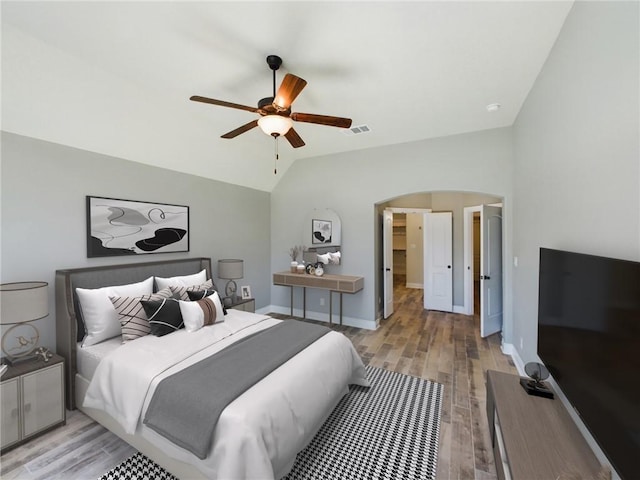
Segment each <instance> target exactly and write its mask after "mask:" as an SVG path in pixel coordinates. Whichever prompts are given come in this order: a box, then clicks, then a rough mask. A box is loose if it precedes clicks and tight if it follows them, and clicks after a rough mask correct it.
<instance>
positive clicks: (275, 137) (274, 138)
mask: <svg viewBox="0 0 640 480" xmlns="http://www.w3.org/2000/svg"><path fill="white" fill-rule="evenodd" d="M273 140H274V141H275V142H276V145H275V149H276V156H275V159H274V160H273V174H274V175H277V174H278V158H280V156H279V154H278V136H277V135H274V136H273Z"/></svg>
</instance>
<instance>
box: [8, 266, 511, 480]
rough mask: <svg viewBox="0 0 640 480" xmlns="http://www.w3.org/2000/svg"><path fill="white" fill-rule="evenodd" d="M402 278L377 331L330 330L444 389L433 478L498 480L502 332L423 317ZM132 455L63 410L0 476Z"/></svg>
mask: <svg viewBox="0 0 640 480" xmlns="http://www.w3.org/2000/svg"><path fill="white" fill-rule="evenodd" d="M399 280H400V281H399V282H398V284H399V285H397V286H396V287H395V288H394V304H395V313H394V314H393V315H392V316H391V317H389V318H388V319H387V320H384V321H382V323H381V325H380V328H378V330H376V331H369V330H361V329H358V328H353V327H345V326H342V327H341V326H335V325H334V328H335V329H336V330H338V331H341V332H343V333H344V334H345V335H346V336H347V337H349V338H350V339H351V341H352V342H353V344H354V346H355V348H356V349H357V351H358V352H359V353H360V355H361V356H362V359H363V361H364V362H365V363H368V364H370V365H373V366H376V367H380V368H385V369H388V370H394V371H397V372H401V373H405V374H407V375H414V376H418V377H422V378H425V379H428V380H433V381H437V382H440V383H442V384H443V385H444V387H445V388H444V401H443V409H442V419H441V426H440V445H439V452H438V474H437V478H438V479H443V480H444V479H450V480H454V479H476V480H492V479H495V478H496V476H495V466H494V463H493V452H492V449H491V445H490V443H489V433H488V425H487V419H486V413H485V411H486V410H485V404H486V398H485V378H486V371H487V370H499V371H503V372H510V373H517V370H516V368H515V367H514V365H513V362H512V361H511V358H510V357H508V356H506V355H503V354H502V352H501V350H500V336H499V334H496V335H492V336H490V337H488V338H484V339H483V338H481V337H480V330H479V319H478V317H477V316H475V317H470V316H464V315H457V314H448V313H443V312H435V311H428V312H427V311H425V310H424V309H423V308H422V290H420V289H407V288H405V287H404V286H403V285H402V278H400V279H399ZM273 316H274V317H279V318H284V317H285V316H283V315H276V314H274V315H273ZM132 453H134V450H133V448H131V447H130V446H128V445H127V444H126V443H125V442H123V441H122V440H120V439H119V438H118V437H116V436H115V435H113V434H112V433H110V432H109V431H107V430H105V429H104V428H103V427H102V426H100V425H98V424H97V423H95V422H94V421H93V420H91V419H90V418H88V417H87V416H85V415H84V414H82V413H81V412H80V411H78V410H75V411H73V412H67V425H65V426H63V427H60V428H57V429H55V430H53V431H51V432H49V433H47V434H45V435H43V436H41V437H38V438H36V439H34V440H32V441H31V442H29V443H27V444H25V445H22V446H20V447H18V448H15V449H14V450H10V451H9V452H7V453H6V454H4V455H2V456H1V457H0V476H1V477H2V479H3V480H14V479H15V480H45V479H47V480H50V479H60V480H62V479H65V480H93V479H96V478H98V477H99V476H100V475H101V474H103V473H105V472H106V471H108V470H109V469H111V468H113V467H114V466H116V465H117V464H119V463H120V462H121V461H122V460H124V459H125V458H126V457H128V456H129V455H131V454H132ZM182 480H187V479H182ZM345 480H346V479H345Z"/></svg>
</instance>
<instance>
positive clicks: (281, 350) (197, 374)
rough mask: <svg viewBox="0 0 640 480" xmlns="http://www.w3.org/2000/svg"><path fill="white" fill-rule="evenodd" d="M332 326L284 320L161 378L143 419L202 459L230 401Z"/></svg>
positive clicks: (328, 330)
mask: <svg viewBox="0 0 640 480" xmlns="http://www.w3.org/2000/svg"><path fill="white" fill-rule="evenodd" d="M330 331H331V330H330V329H329V328H327V327H323V326H321V325H314V324H311V323H304V322H299V321H296V320H286V321H283V322H281V323H278V324H276V325H274V326H272V327H270V328H267V329H265V330H262V331H260V332H257V333H254V334H252V335H249V336H247V337H244V338H242V339H240V340H238V341H237V342H235V343H234V344H232V345H230V346H228V347H227V348H225V349H224V350H222V351H220V352H218V353H215V354H214V355H212V356H210V357H208V358H205V359H204V360H201V361H200V362H198V363H195V364H193V365H191V366H189V367H187V368H185V369H184V370H181V371H180V372H178V373H175V374H173V375H171V376H169V377H167V378H165V379H163V380H162V381H161V382H160V383H159V384H158V386H157V388H156V390H155V392H154V394H153V397H152V398H151V402H150V403H149V408H148V409H147V413H146V415H145V418H144V424H145V425H147V426H148V427H149V428H151V429H153V430H155V431H156V432H158V433H159V434H160V435H163V436H164V437H165V438H167V439H168V440H170V441H172V442H173V443H175V444H176V445H179V446H180V447H183V448H185V449H187V450H189V451H190V452H192V453H193V454H194V455H196V456H197V457H198V458H200V459H204V458H206V457H207V455H208V454H209V452H210V450H211V444H212V442H213V432H214V430H215V427H216V424H217V423H218V418H219V417H220V414H221V413H222V411H223V410H224V409H225V407H226V406H227V405H229V403H231V402H232V401H233V400H235V399H236V398H237V397H238V396H239V395H241V394H242V393H244V392H245V391H246V390H248V389H249V388H250V387H251V386H253V385H254V384H256V383H257V382H258V381H260V380H261V379H262V378H264V377H265V376H267V375H268V374H269V373H271V372H272V371H273V370H275V369H276V368H278V367H279V366H280V365H282V364H283V363H285V362H286V361H287V360H289V359H290V358H291V357H293V356H295V355H296V354H297V353H299V352H300V351H302V350H304V349H305V348H306V347H308V346H309V345H311V344H312V343H313V342H315V341H316V340H317V339H319V338H320V337H322V336H323V335H325V334H326V333H328V332H330Z"/></svg>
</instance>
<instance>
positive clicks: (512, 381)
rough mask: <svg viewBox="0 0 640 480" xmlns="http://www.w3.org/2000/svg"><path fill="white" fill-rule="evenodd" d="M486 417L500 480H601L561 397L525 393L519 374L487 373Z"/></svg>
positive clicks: (588, 450)
mask: <svg viewBox="0 0 640 480" xmlns="http://www.w3.org/2000/svg"><path fill="white" fill-rule="evenodd" d="M487 417H488V420H489V435H490V437H491V443H492V446H493V453H494V457H495V463H496V473H497V476H498V478H499V479H501V480H502V479H513V480H520V479H524V480H530V479H533V478H536V479H538V478H540V479H542V478H544V479H547V478H548V479H557V478H565V477H566V478H572V479H573V478H584V479H595V478H603V477H601V476H598V475H601V473H602V472H601V470H602V468H601V465H600V463H599V462H598V459H597V458H596V456H595V454H594V453H593V451H592V450H591V448H590V447H589V445H588V444H587V441H586V440H585V439H584V437H583V436H582V434H581V433H580V430H578V427H577V426H576V424H575V423H574V421H573V419H572V418H571V416H570V415H569V412H568V411H567V410H566V408H565V407H564V405H563V404H562V402H561V401H560V399H559V398H557V395H556V398H543V397H539V396H534V395H527V392H525V390H524V389H523V388H522V387H521V386H520V377H518V376H517V375H512V374H509V373H502V372H497V371H493V370H489V371H487ZM563 475H564V476H563Z"/></svg>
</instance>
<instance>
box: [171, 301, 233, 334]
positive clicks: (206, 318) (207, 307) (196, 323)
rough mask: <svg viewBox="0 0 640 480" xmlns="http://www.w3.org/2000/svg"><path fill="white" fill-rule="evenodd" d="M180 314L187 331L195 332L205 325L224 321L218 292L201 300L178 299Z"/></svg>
mask: <svg viewBox="0 0 640 480" xmlns="http://www.w3.org/2000/svg"><path fill="white" fill-rule="evenodd" d="M179 304H180V314H181V315H182V320H183V322H184V328H185V330H186V331H187V332H195V331H196V330H200V329H201V328H202V327H204V326H205V325H213V324H214V323H219V322H222V321H224V311H223V310H222V302H220V297H219V296H218V292H214V293H213V294H211V295H209V296H208V297H205V298H203V299H202V300H195V301H193V302H185V301H183V300H180V301H179Z"/></svg>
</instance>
